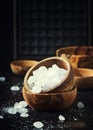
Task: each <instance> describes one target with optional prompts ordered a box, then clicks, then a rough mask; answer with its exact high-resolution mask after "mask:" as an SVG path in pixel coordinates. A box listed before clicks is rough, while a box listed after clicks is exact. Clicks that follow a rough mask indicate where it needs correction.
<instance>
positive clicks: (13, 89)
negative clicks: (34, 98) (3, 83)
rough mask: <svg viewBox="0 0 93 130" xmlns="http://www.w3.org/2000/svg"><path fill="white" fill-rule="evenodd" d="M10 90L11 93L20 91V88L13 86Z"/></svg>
mask: <svg viewBox="0 0 93 130" xmlns="http://www.w3.org/2000/svg"><path fill="white" fill-rule="evenodd" d="M10 89H11V91H19V90H20V88H19V86H12V87H11V88H10Z"/></svg>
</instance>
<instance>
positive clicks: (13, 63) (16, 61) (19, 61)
mask: <svg viewBox="0 0 93 130" xmlns="http://www.w3.org/2000/svg"><path fill="white" fill-rule="evenodd" d="M25 62H27V63H30V62H33V63H34V62H36V63H38V62H39V61H38V60H33V59H32V60H23V59H22V60H21V59H20V60H13V61H11V62H10V65H14V66H21V64H20V65H19V64H18V63H25Z"/></svg>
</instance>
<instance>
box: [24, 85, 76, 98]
mask: <svg viewBox="0 0 93 130" xmlns="http://www.w3.org/2000/svg"><path fill="white" fill-rule="evenodd" d="M23 89H25V90H26V92H27V93H29V94H31V95H37V96H47V95H50V96H52V95H55V96H56V95H61V94H66V93H67V94H68V93H71V92H74V91H75V92H77V86H75V85H74V86H73V88H71V89H70V90H65V91H62V92H45V93H33V92H32V91H31V89H27V88H25V86H23V88H22V91H23Z"/></svg>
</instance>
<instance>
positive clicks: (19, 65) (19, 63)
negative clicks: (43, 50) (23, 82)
mask: <svg viewBox="0 0 93 130" xmlns="http://www.w3.org/2000/svg"><path fill="white" fill-rule="evenodd" d="M37 63H38V61H36V60H15V61H12V62H11V63H10V67H11V70H12V72H13V73H15V74H17V75H25V74H26V72H27V70H28V69H29V68H31V67H32V66H34V65H36V64H37Z"/></svg>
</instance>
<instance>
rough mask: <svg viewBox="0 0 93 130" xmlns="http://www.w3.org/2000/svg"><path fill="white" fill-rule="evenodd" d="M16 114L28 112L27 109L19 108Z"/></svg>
mask: <svg viewBox="0 0 93 130" xmlns="http://www.w3.org/2000/svg"><path fill="white" fill-rule="evenodd" d="M17 112H19V113H21V114H22V113H27V112H28V109H27V108H20V109H18V110H17Z"/></svg>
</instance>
